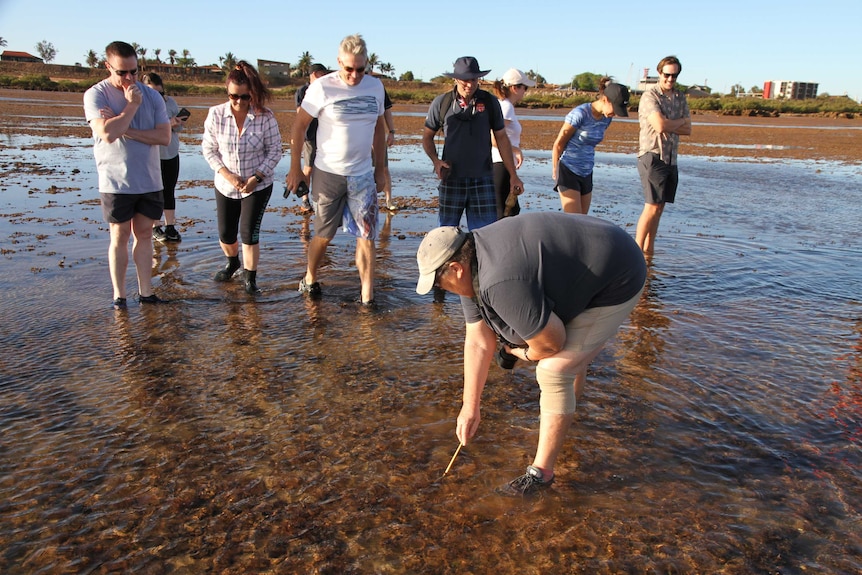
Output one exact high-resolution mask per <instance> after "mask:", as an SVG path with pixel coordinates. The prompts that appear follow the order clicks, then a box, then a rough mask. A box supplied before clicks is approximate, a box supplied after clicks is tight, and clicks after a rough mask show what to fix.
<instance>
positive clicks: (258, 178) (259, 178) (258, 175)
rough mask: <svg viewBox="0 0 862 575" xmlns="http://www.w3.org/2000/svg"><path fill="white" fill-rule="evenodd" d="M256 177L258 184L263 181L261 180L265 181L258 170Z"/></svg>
mask: <svg viewBox="0 0 862 575" xmlns="http://www.w3.org/2000/svg"><path fill="white" fill-rule="evenodd" d="M254 179H255V180H257V183H258V184H259V183H261V182H262V181H263V178H262V177H261V175H260V174H259V173H257V172H255V173H254Z"/></svg>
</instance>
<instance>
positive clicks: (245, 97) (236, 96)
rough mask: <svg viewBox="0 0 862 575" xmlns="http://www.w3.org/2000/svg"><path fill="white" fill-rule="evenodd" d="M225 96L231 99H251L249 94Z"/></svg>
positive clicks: (244, 100)
mask: <svg viewBox="0 0 862 575" xmlns="http://www.w3.org/2000/svg"><path fill="white" fill-rule="evenodd" d="M227 97H228V98H230V99H231V100H242V101H243V102H246V101H248V100H251V94H228V95H227Z"/></svg>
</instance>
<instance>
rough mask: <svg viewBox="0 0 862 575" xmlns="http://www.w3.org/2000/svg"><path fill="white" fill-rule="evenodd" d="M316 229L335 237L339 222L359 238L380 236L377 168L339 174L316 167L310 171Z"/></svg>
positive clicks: (371, 238)
mask: <svg viewBox="0 0 862 575" xmlns="http://www.w3.org/2000/svg"><path fill="white" fill-rule="evenodd" d="M311 199H312V201H313V202H314V215H315V218H314V231H315V233H316V234H317V235H319V236H320V237H322V238H327V239H332V238H334V237H335V233H336V232H337V231H338V228H339V227H340V226H343V227H344V229H345V231H347V232H349V233H351V234H353V235H355V236H356V237H358V238H362V239H366V240H375V239H377V216H378V213H379V212H378V207H377V184H376V183H375V181H374V172H368V173H367V174H363V175H361V176H339V175H338V174H332V173H330V172H325V171H323V170H319V169H317V168H314V171H313V172H312V174H311Z"/></svg>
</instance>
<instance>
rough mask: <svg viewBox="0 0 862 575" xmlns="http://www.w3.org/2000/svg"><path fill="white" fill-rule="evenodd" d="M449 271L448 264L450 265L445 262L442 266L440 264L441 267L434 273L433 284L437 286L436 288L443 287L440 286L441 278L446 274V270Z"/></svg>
mask: <svg viewBox="0 0 862 575" xmlns="http://www.w3.org/2000/svg"><path fill="white" fill-rule="evenodd" d="M446 263H449V262H446ZM447 271H449V266H448V265H446V264H443V265H442V266H440V267H439V268H437V272H436V273H435V274H434V284H433V285H434V287H435V288H437V289H441V288H440V279H441V278H442V277H443V276H444V275H446V272H447Z"/></svg>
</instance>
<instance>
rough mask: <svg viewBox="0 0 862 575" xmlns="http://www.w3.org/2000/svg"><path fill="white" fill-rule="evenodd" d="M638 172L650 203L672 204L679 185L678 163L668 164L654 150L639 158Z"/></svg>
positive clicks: (645, 198)
mask: <svg viewBox="0 0 862 575" xmlns="http://www.w3.org/2000/svg"><path fill="white" fill-rule="evenodd" d="M638 174H640V177H641V185H642V186H643V191H644V201H645V202H646V203H648V204H663V203H665V202H667V203H668V204H672V203H673V200H674V199H675V198H676V188H677V186H678V185H679V170H678V169H677V167H676V165H670V164H666V163H664V162H663V161H662V160H661V157H660V156H659V155H658V154H656V153H654V152H647V153H646V154H644V155H643V156H641V157H639V158H638Z"/></svg>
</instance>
